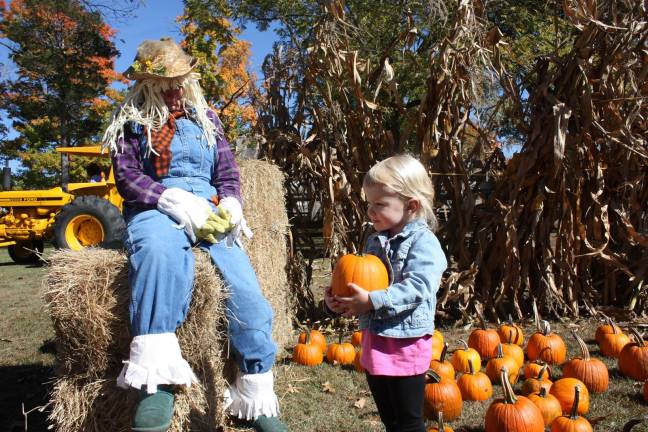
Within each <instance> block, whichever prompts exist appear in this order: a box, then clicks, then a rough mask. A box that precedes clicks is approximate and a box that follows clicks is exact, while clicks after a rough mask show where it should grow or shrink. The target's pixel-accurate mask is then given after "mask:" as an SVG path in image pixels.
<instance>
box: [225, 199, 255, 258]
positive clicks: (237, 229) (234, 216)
mask: <svg viewBox="0 0 648 432" xmlns="http://www.w3.org/2000/svg"><path fill="white" fill-rule="evenodd" d="M218 206H219V207H222V208H224V209H225V210H227V211H228V212H229V214H230V223H231V224H232V225H234V228H232V230H231V231H230V232H229V234H227V237H225V244H226V245H227V247H232V245H234V243H238V244H239V246H241V244H240V241H239V237H240V235H241V231H243V233H244V234H245V236H246V237H247V238H251V237H252V230H250V228H248V225H247V222H246V221H245V218H244V217H243V208H242V207H241V203H240V202H239V200H237V199H236V198H234V197H231V196H229V197H225V198H223V199H222V200H220V201H219V202H218Z"/></svg>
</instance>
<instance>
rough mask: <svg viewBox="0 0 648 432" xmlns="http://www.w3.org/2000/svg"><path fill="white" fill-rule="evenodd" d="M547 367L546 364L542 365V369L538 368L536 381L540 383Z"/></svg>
mask: <svg viewBox="0 0 648 432" xmlns="http://www.w3.org/2000/svg"><path fill="white" fill-rule="evenodd" d="M548 366H549V365H548V364H547V363H545V364H543V365H542V367H541V368H540V372H538V377H537V378H536V379H537V380H538V381H542V376H543V375H544V373H545V371H546V370H547V367H548ZM543 388H544V387H543Z"/></svg>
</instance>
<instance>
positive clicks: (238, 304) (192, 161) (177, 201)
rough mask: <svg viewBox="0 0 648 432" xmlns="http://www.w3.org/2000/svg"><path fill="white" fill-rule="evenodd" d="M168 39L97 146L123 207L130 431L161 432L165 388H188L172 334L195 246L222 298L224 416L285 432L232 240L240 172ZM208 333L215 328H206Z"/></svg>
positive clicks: (168, 408) (262, 326)
mask: <svg viewBox="0 0 648 432" xmlns="http://www.w3.org/2000/svg"><path fill="white" fill-rule="evenodd" d="M195 66H196V60H195V59H194V58H192V57H190V56H189V55H187V54H186V53H185V52H184V51H183V50H182V49H181V48H180V46H179V45H177V44H176V43H175V42H174V41H173V40H171V39H170V38H162V39H160V40H159V41H154V40H147V41H144V42H143V43H142V44H141V45H140V46H139V47H138V50H137V56H136V58H135V61H134V63H133V64H132V65H131V67H130V68H128V70H127V71H126V72H125V73H124V75H125V76H126V77H127V78H129V79H131V80H134V81H135V84H134V85H133V86H132V87H131V88H130V90H129V92H128V94H127V95H126V97H125V99H124V102H123V103H122V104H121V106H120V107H119V108H118V109H117V110H116V111H115V113H114V114H113V117H112V119H111V123H110V125H109V126H108V128H107V130H106V132H105V135H104V146H106V147H109V148H110V150H111V156H112V162H113V165H114V172H115V180H116V183H117V189H118V190H119V193H120V194H121V195H122V196H123V197H124V218H125V220H126V224H127V230H126V233H125V236H124V244H125V247H126V249H127V251H128V254H129V282H130V287H131V301H130V306H129V314H130V325H131V331H132V335H133V339H132V342H131V345H130V354H129V358H128V360H126V361H124V366H123V369H122V371H121V373H120V375H119V377H118V379H117V384H118V385H119V386H120V387H124V388H128V387H134V388H135V389H137V390H138V391H139V402H138V406H137V409H136V411H135V416H134V421H133V429H132V430H133V431H166V430H167V429H168V428H169V426H170V424H171V418H172V416H173V403H174V392H173V391H174V388H175V387H174V386H178V385H186V386H190V385H191V384H193V383H194V382H196V381H197V378H196V376H195V375H194V373H193V371H192V370H191V367H190V366H189V364H188V363H187V362H186V360H185V359H184V358H183V357H182V353H181V351H180V346H179V344H178V339H177V337H176V334H175V331H176V329H177V328H178V327H179V326H180V324H181V323H182V322H183V321H184V320H185V318H186V314H187V311H188V308H189V303H190V301H191V294H192V292H191V288H192V285H193V277H194V257H193V254H192V251H191V248H192V247H193V246H195V245H198V246H199V247H201V248H203V249H205V250H206V251H208V252H209V254H210V256H211V260H212V262H213V263H214V265H215V266H216V267H217V268H218V269H219V271H220V273H221V274H222V276H223V279H224V282H225V285H226V287H227V288H228V299H227V305H226V306H227V312H226V315H227V319H228V333H229V342H230V345H231V347H232V348H233V352H234V355H235V358H236V360H237V363H238V366H239V370H238V374H237V377H236V380H235V381H234V382H233V384H232V385H231V386H230V388H229V389H228V391H227V392H226V395H224V396H225V401H226V403H225V406H226V409H227V410H228V411H229V413H230V414H231V415H235V416H237V417H239V418H241V419H244V420H247V421H249V422H251V423H252V426H253V427H254V428H255V429H256V430H259V431H267V432H274V431H286V430H287V428H286V427H285V425H284V424H283V423H282V422H281V421H280V420H279V418H278V415H279V405H278V400H277V397H276V395H275V393H274V389H273V374H272V370H271V368H272V365H273V363H274V359H275V354H276V346H275V344H274V342H273V341H272V309H271V307H270V305H269V303H268V302H267V300H266V299H265V298H264V297H263V295H262V294H261V291H260V288H259V284H258V281H257V278H256V275H255V272H254V270H253V269H252V266H251V264H250V261H249V259H248V257H247V255H246V254H245V252H244V250H243V248H242V245H241V243H240V240H239V237H240V235H241V233H245V234H247V235H248V236H250V235H251V232H250V231H249V229H248V228H247V226H246V224H245V219H244V218H243V214H242V203H241V196H240V183H239V170H238V167H237V165H236V163H235V161H234V157H233V155H232V153H231V150H230V147H229V144H228V143H227V141H226V140H225V137H224V136H223V128H222V125H221V123H220V121H219V119H218V117H217V116H216V114H215V113H214V112H213V111H212V110H210V108H209V107H208V105H207V102H206V101H205V98H204V96H203V93H202V90H201V88H200V86H199V84H198V79H199V75H198V74H197V73H196V72H195V71H194V68H195ZM205 325H215V323H205Z"/></svg>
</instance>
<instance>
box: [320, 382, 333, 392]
mask: <svg viewBox="0 0 648 432" xmlns="http://www.w3.org/2000/svg"><path fill="white" fill-rule="evenodd" d="M322 390H323V391H324V392H325V393H335V389H334V388H333V386H332V385H331V383H330V382H328V381H326V382H325V383H324V384H322Z"/></svg>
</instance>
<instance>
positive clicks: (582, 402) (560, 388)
mask: <svg viewBox="0 0 648 432" xmlns="http://www.w3.org/2000/svg"><path fill="white" fill-rule="evenodd" d="M575 386H579V387H580V388H579V401H578V414H585V413H587V411H589V392H588V391H587V387H585V384H583V382H582V381H581V380H579V379H576V378H560V379H559V380H558V381H556V382H555V383H553V385H552V386H551V389H550V390H549V393H551V394H552V395H554V396H556V399H558V402H560V406H561V407H562V410H563V413H568V412H570V410H571V409H572V405H573V404H574V397H575V394H574V387H575Z"/></svg>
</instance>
